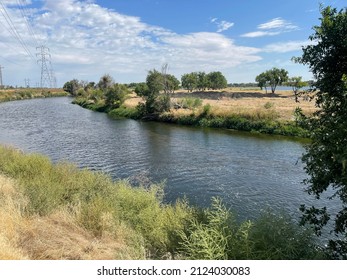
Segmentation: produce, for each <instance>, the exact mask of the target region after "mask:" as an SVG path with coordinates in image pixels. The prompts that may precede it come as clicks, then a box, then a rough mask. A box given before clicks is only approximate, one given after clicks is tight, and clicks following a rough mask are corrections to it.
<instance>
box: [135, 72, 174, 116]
mask: <svg viewBox="0 0 347 280" xmlns="http://www.w3.org/2000/svg"><path fill="white" fill-rule="evenodd" d="M167 77H168V75H167V74H165V75H163V74H162V73H161V72H159V71H157V70H155V69H153V70H150V71H149V72H148V75H147V78H146V83H145V84H144V83H141V84H139V85H138V86H137V87H136V89H135V92H136V93H137V95H139V96H141V97H142V98H143V99H144V100H145V104H144V108H143V112H142V113H143V114H144V115H153V114H158V113H161V112H164V111H169V110H170V96H169V94H168V92H169V79H170V78H169V79H167ZM167 81H168V82H167Z"/></svg>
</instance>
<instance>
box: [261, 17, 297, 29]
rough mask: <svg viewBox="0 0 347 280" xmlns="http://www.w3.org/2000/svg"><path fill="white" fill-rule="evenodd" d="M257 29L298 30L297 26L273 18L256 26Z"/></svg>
mask: <svg viewBox="0 0 347 280" xmlns="http://www.w3.org/2000/svg"><path fill="white" fill-rule="evenodd" d="M258 29H261V30H264V29H265V30H267V29H281V30H283V29H285V30H288V29H298V27H297V26H295V25H293V24H292V23H290V22H288V21H286V20H284V19H282V18H274V19H272V20H270V21H268V22H266V23H262V24H259V25H258Z"/></svg>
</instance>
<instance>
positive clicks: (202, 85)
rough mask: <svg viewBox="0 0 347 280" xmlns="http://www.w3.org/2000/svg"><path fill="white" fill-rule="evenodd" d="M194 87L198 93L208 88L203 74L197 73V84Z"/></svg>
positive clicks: (205, 76)
mask: <svg viewBox="0 0 347 280" xmlns="http://www.w3.org/2000/svg"><path fill="white" fill-rule="evenodd" d="M196 87H197V89H198V90H199V91H205V90H206V88H207V87H208V79H207V75H206V73H205V72H198V73H197V84H196Z"/></svg>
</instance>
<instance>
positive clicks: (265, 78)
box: [255, 67, 288, 93]
mask: <svg viewBox="0 0 347 280" xmlns="http://www.w3.org/2000/svg"><path fill="white" fill-rule="evenodd" d="M255 81H256V82H257V83H258V86H259V87H261V88H265V89H266V88H267V87H268V86H270V87H271V92H272V93H275V91H276V87H277V86H280V85H282V84H283V83H285V82H286V81H288V71H287V70H285V69H279V68H276V67H274V68H272V69H270V70H267V71H265V72H263V73H261V74H259V75H258V76H257V77H256V78H255Z"/></svg>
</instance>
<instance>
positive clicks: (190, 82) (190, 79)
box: [181, 72, 198, 92]
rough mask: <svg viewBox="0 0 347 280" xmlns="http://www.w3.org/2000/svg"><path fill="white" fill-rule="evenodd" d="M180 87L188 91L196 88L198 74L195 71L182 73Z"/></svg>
mask: <svg viewBox="0 0 347 280" xmlns="http://www.w3.org/2000/svg"><path fill="white" fill-rule="evenodd" d="M181 84H182V87H183V88H184V89H186V90H188V91H190V92H192V91H193V90H195V89H196V87H197V84H198V75H197V73H196V72H192V73H188V74H184V75H182V77H181Z"/></svg>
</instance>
